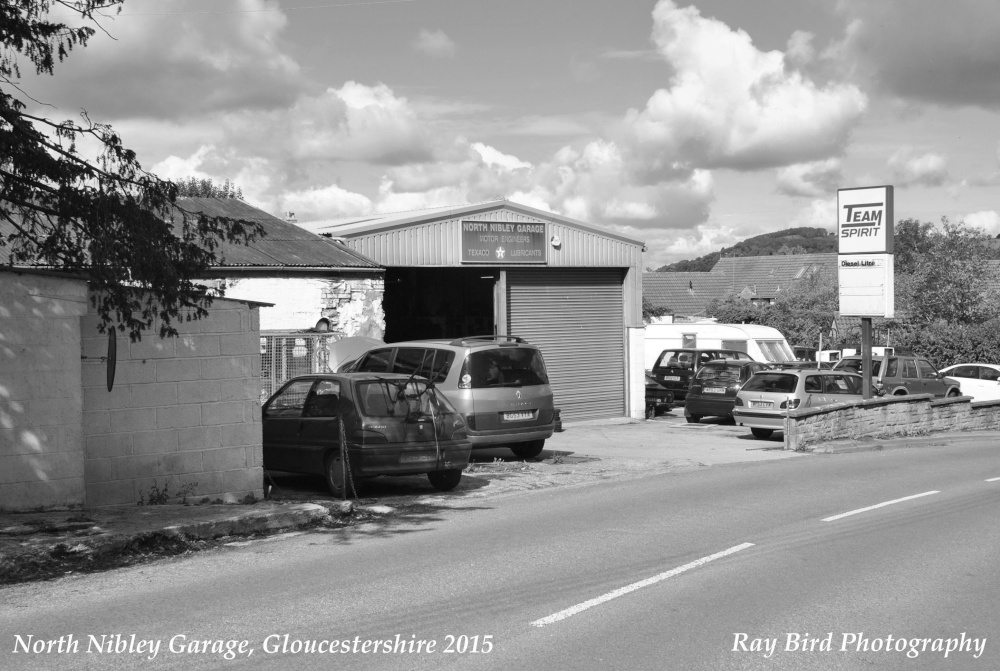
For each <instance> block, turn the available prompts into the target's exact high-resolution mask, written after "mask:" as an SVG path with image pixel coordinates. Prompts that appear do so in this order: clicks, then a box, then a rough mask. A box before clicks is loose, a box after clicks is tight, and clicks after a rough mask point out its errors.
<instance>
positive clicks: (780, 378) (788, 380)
mask: <svg viewBox="0 0 1000 671" xmlns="http://www.w3.org/2000/svg"><path fill="white" fill-rule="evenodd" d="M798 383H799V376H798V375H792V374H790V373H757V374H756V375H754V376H753V377H752V378H750V379H749V380H747V383H746V384H745V385H743V390H742V391H772V392H777V393H779V394H791V393H792V392H794V391H795V386H796V385H797V384H798Z"/></svg>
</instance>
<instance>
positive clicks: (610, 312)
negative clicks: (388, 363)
mask: <svg viewBox="0 0 1000 671" xmlns="http://www.w3.org/2000/svg"><path fill="white" fill-rule="evenodd" d="M299 225H300V226H302V227H303V228H305V229H306V230H308V231H310V232H312V233H318V234H320V235H326V236H330V237H334V238H339V239H341V240H343V241H344V243H345V244H346V245H347V246H349V247H351V248H352V249H354V250H355V251H357V252H359V253H360V254H362V255H364V256H365V257H368V258H370V259H372V260H374V261H375V262H376V263H378V264H380V265H381V266H383V267H385V268H386V274H385V296H384V299H383V305H384V309H385V323H386V332H385V340H386V341H387V342H396V341H400V340H409V339H417V338H457V337H461V336H471V335H492V334H500V335H515V336H520V337H523V338H525V339H526V340H527V341H528V342H530V343H533V344H536V345H538V346H539V347H540V348H541V349H542V353H543V355H544V356H545V360H546V365H547V366H548V369H549V377H550V380H551V383H552V387H553V392H554V393H555V396H556V405H557V407H559V408H560V409H561V410H562V417H563V419H565V420H583V419H595V418H603V417H621V416H626V415H627V416H631V417H642V416H643V415H642V413H643V404H644V394H645V386H644V378H643V367H642V365H643V334H644V331H643V323H642V280H641V268H640V264H641V259H642V249H643V243H642V242H641V241H639V240H634V239H631V238H628V237H625V236H622V235H618V234H616V233H613V232H611V231H609V230H606V229H604V228H601V227H599V226H595V225H592V224H587V223H584V222H581V221H576V220H573V219H569V218H567V217H562V216H559V215H556V214H553V213H551V212H544V211H542V210H537V209H535V208H532V207H528V206H525V205H521V204H518V203H513V202H510V201H507V200H498V201H491V202H487V203H479V204H474V205H466V206H461V207H448V208H433V209H427V210H419V211H413V212H403V213H396V214H385V215H374V216H370V217H359V218H355V219H338V220H328V221H314V222H305V223H301V224H299Z"/></svg>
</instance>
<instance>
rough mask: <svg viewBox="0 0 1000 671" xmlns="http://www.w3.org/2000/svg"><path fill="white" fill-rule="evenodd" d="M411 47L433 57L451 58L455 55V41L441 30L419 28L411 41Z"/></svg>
mask: <svg viewBox="0 0 1000 671" xmlns="http://www.w3.org/2000/svg"><path fill="white" fill-rule="evenodd" d="M413 48H414V49H416V50H417V51H419V52H420V53H422V54H425V55H427V56H431V57H433V58H451V57H452V56H454V55H455V43H454V42H452V41H451V38H450V37H448V36H447V35H445V34H444V31H442V30H434V31H431V30H421V31H420V35H418V36H417V39H416V40H414V41H413Z"/></svg>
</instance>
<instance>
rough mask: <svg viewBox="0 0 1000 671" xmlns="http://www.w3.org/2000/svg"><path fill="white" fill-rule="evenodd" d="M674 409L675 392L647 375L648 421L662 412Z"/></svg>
mask: <svg viewBox="0 0 1000 671" xmlns="http://www.w3.org/2000/svg"><path fill="white" fill-rule="evenodd" d="M673 407H674V392H672V391H670V390H669V389H667V388H666V387H664V386H663V385H662V384H660V383H659V382H657V381H656V378H655V377H653V376H652V375H650V374H649V373H646V419H652V418H653V417H656V415H658V414H659V413H661V412H666V411H667V410H670V409H671V408H673Z"/></svg>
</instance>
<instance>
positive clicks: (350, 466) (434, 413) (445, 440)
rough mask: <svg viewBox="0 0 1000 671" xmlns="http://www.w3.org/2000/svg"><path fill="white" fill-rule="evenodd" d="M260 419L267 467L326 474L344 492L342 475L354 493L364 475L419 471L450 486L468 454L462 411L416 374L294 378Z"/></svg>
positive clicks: (441, 487)
mask: <svg viewBox="0 0 1000 671" xmlns="http://www.w3.org/2000/svg"><path fill="white" fill-rule="evenodd" d="M262 422H263V432H264V468H265V469H267V470H269V471H289V472H292V473H315V474H317V475H322V476H323V477H324V478H325V479H326V483H327V486H328V487H329V489H330V493H331V494H333V495H334V496H341V495H342V494H343V492H344V487H345V476H347V479H346V482H348V484H350V483H352V482H353V489H354V493H355V495H360V492H361V491H362V488H363V487H362V481H363V479H364V478H368V477H373V476H376V475H413V474H420V473H426V474H427V478H428V480H430V483H431V485H432V486H433V487H434V488H435V489H438V490H441V491H448V490H451V489H454V488H455V487H456V486H457V485H458V483H459V482H460V481H461V479H462V471H463V470H464V469H465V467H466V466H467V465H468V463H469V457H470V455H471V445H470V443H469V439H468V431H467V429H466V425H465V420H464V419H463V418H462V415H461V414H460V413H459V412H458V410H456V409H455V407H454V406H453V405H452V404H451V402H450V401H448V399H447V398H445V396H444V395H443V394H441V393H439V392H438V391H437V390H436V389H435V388H434V386H433V385H429V384H428V383H427V381H426V380H424V379H420V378H417V377H415V376H412V375H392V374H384V373H383V374H375V373H349V374H344V373H337V374H326V375H303V376H300V377H295V378H292V379H291V380H289V381H288V382H286V383H285V384H284V385H283V386H282V387H281V389H279V390H278V391H277V392H275V393H274V394H273V395H272V396H271V397H270V398H269V399H268V400H267V401H266V402H265V403H264V406H263V410H262ZM342 440H343V441H345V442H346V446H347V450H346V455H347V461H346V463H345V462H344V461H343V459H342V450H341V441H342ZM348 489H350V487H348Z"/></svg>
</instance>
